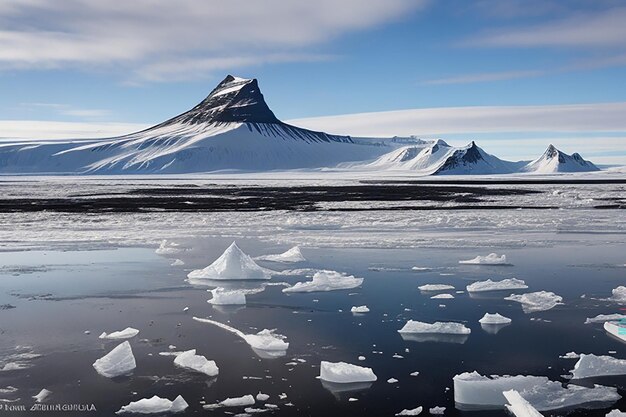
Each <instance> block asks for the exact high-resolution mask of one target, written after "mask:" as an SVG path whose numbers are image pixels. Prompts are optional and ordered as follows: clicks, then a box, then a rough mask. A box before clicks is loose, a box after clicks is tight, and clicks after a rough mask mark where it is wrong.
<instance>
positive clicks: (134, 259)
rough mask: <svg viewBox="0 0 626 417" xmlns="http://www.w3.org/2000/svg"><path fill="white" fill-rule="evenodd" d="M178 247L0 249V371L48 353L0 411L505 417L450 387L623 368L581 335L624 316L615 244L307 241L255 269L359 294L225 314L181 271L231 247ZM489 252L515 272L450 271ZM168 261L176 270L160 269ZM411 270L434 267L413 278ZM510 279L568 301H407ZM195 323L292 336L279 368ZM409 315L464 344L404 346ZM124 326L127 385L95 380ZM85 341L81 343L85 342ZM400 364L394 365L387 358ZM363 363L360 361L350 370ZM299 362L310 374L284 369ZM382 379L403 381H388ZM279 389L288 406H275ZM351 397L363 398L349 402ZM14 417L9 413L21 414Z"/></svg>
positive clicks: (267, 296) (625, 387)
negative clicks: (108, 335) (610, 317)
mask: <svg viewBox="0 0 626 417" xmlns="http://www.w3.org/2000/svg"><path fill="white" fill-rule="evenodd" d="M181 243H182V244H183V246H187V247H189V250H186V251H184V252H182V253H180V254H177V255H172V257H171V258H168V257H162V256H158V255H156V254H155V253H154V250H153V249H142V248H120V249H118V250H98V251H69V252H54V251H50V252H35V251H31V252H4V253H0V305H2V306H3V307H2V309H0V368H1V367H2V365H3V364H4V363H5V362H6V361H7V358H8V357H10V356H11V355H13V354H15V353H16V352H32V353H36V354H40V355H42V356H41V357H39V358H36V359H32V360H29V363H30V364H31V365H32V367H30V368H27V369H22V370H16V371H7V372H0V389H1V388H4V387H6V386H13V387H16V388H18V391H17V392H15V393H10V394H0V398H5V399H16V398H20V400H18V401H16V402H13V403H0V405H2V406H3V407H6V406H7V404H12V405H19V404H22V405H24V406H25V407H26V409H29V408H30V406H31V405H32V404H33V402H34V401H33V400H32V399H31V396H32V395H36V394H37V393H38V392H39V391H40V390H41V388H47V389H49V390H51V391H52V392H53V394H52V396H51V397H50V398H49V400H48V401H47V402H46V403H47V404H57V403H58V404H63V403H69V404H94V405H95V407H96V408H97V412H90V413H80V412H75V413H46V415H103V416H110V415H113V413H114V412H115V411H117V410H119V409H120V407H121V406H123V405H126V404H128V403H129V402H130V401H137V400H138V399H140V398H145V397H151V396H152V395H155V394H156V395H159V396H160V397H167V398H169V399H173V398H174V397H176V396H177V395H179V394H181V395H183V397H184V398H185V400H186V401H187V402H188V403H189V405H190V407H189V408H188V410H187V412H186V413H185V415H187V414H188V415H191V414H202V415H215V416H220V415H225V414H226V413H230V412H232V413H235V414H236V413H240V412H243V408H232V409H224V408H222V409H218V410H212V411H206V410H203V409H202V404H201V401H206V403H212V402H215V401H219V400H222V399H225V398H227V397H237V396H242V395H245V394H253V395H256V393H257V392H259V391H262V392H264V393H267V394H269V395H270V396H271V397H270V399H269V400H268V401H267V402H268V403H272V404H276V405H278V406H279V407H280V408H279V409H278V410H276V411H270V412H268V413H266V415H269V414H274V415H281V416H292V415H298V416H308V415H311V416H385V415H386V416H393V415H394V414H395V413H397V412H399V411H401V410H402V409H404V408H415V407H417V406H420V405H421V406H424V408H425V411H424V412H423V415H428V408H430V407H434V406H444V407H446V408H447V409H446V412H445V415H448V416H455V415H467V416H503V415H506V414H505V412H504V411H502V410H494V411H474V412H470V411H460V410H457V409H455V404H454V393H453V389H452V387H453V383H452V377H453V376H454V375H455V374H458V373H461V372H465V371H473V370H477V371H478V372H480V373H481V374H484V375H490V374H500V375H503V374H509V375H516V374H529V375H545V376H548V377H549V378H550V379H552V380H558V381H563V382H565V381H566V379H564V378H563V377H562V376H561V375H564V374H567V373H568V371H569V370H571V369H572V368H573V366H574V364H575V363H576V360H571V359H569V360H568V359H559V355H563V354H565V353H566V352H569V351H576V352H578V353H595V354H598V355H601V354H607V352H608V351H617V353H615V354H612V356H615V357H618V358H625V357H626V344H624V343H622V342H620V341H618V340H616V339H614V338H611V337H609V336H607V335H606V334H605V332H604V330H603V329H602V327H601V325H598V324H588V325H585V324H583V323H584V321H585V318H586V317H594V316H595V315H597V314H610V313H616V312H619V306H618V305H616V304H611V303H609V302H607V301H602V300H598V298H606V297H608V296H609V295H610V292H611V289H613V288H615V287H617V286H618V285H624V284H625V283H626V268H624V267H623V264H624V253H626V248H625V247H624V245H623V244H615V243H614V242H612V241H611V237H610V236H608V237H607V236H601V237H598V242H597V244H594V245H589V246H584V245H577V244H576V243H566V244H563V245H559V246H558V247H548V248H545V247H543V248H514V249H513V248H504V249H498V248H493V249H492V250H488V249H487V250H486V249H485V248H478V249H476V248H463V249H459V248H438V249H424V248H419V249H393V250H392V249H384V250H381V249H314V248H307V247H306V242H303V245H304V247H303V253H304V255H305V256H306V257H307V258H308V261H307V262H304V263H301V264H297V265H283V264H276V263H271V262H260V264H262V265H263V266H266V267H269V268H272V269H277V270H278V269H286V268H289V269H291V268H309V267H310V268H323V269H331V270H337V271H342V272H347V273H350V274H353V275H356V276H358V277H363V278H365V281H364V283H363V285H362V286H361V287H360V288H357V289H354V290H345V291H333V292H321V293H307V294H290V295H287V294H284V293H282V292H281V289H282V288H283V287H281V286H268V287H266V289H265V290H264V291H263V292H260V293H258V294H253V295H249V296H248V304H247V305H246V306H245V307H244V306H241V307H234V308H233V307H231V308H224V307H216V306H212V305H210V304H208V303H207V302H206V300H207V299H209V298H210V294H209V293H207V292H206V289H207V288H203V287H193V286H191V285H189V284H187V283H186V282H185V281H184V279H185V276H186V274H187V273H188V271H189V270H190V269H195V268H200V267H205V266H206V265H208V264H210V263H211V262H212V261H213V260H214V259H216V258H217V257H218V256H219V255H220V254H221V252H222V251H223V250H224V249H225V248H226V246H228V244H230V241H226V240H223V239H214V240H208V241H194V242H181ZM238 244H239V246H240V247H241V248H242V249H243V250H244V251H245V252H247V253H249V254H250V255H254V256H256V255H261V254H267V253H279V252H281V251H283V250H285V249H287V248H288V247H285V246H281V247H276V246H267V245H265V244H261V243H259V242H257V241H254V240H247V239H242V240H239V241H238ZM489 251H495V252H498V253H506V255H507V258H508V260H509V261H510V262H511V263H512V264H513V266H473V265H459V264H458V260H460V259H469V258H473V257H475V256H476V255H486V254H487V253H488V252H489ZM175 258H180V259H182V260H184V261H185V263H186V264H185V265H184V266H182V267H181V266H170V263H171V262H172V261H173V259H175ZM620 265H621V266H620ZM413 266H419V267H428V268H431V270H429V271H419V272H416V271H411V269H410V268H411V267H413ZM442 274H443V275H442ZM512 277H516V278H520V279H523V280H525V281H526V283H527V284H528V285H529V287H530V288H529V289H528V290H527V292H530V291H539V290H547V291H554V292H555V293H557V294H559V295H561V296H563V298H564V302H565V304H564V305H561V306H557V307H556V308H554V309H552V310H550V311H545V312H539V313H533V314H524V313H523V312H522V309H521V307H520V305H519V304H518V303H514V302H511V301H506V300H503V297H504V296H506V295H509V293H510V292H507V293H505V294H502V293H488V294H485V295H484V296H481V297H470V296H469V295H468V294H467V293H466V292H464V293H463V294H455V297H456V298H455V299H452V300H433V299H430V296H431V295H432V294H424V293H420V291H419V290H418V289H417V287H418V285H422V284H426V283H445V284H452V285H454V286H455V287H456V289H457V290H465V286H466V285H467V284H469V283H471V282H473V281H475V280H479V279H480V280H484V279H487V278H491V279H494V280H496V279H497V280H500V279H503V278H512ZM302 280H308V278H304V276H302V275H300V276H275V277H274V278H273V279H272V282H281V281H287V282H290V283H293V282H296V281H302ZM236 285H237V284H236ZM240 285H245V286H247V287H255V286H258V285H260V284H256V283H250V282H247V283H240ZM518 292H519V291H518ZM522 292H524V291H522ZM583 294H585V297H584V298H581V296H582V295H583ZM594 298H596V299H594ZM363 304H365V305H367V306H368V307H369V308H370V310H371V312H370V313H367V314H364V315H353V314H351V313H350V312H349V310H350V308H351V307H352V306H358V305H363ZM440 304H444V305H445V307H440ZM187 306H188V307H189V311H188V312H186V313H185V312H183V308H184V307H187ZM339 310H343V311H342V312H340V311H339ZM486 312H490V313H495V312H498V313H500V314H502V315H504V316H507V317H510V318H512V319H513V323H512V324H511V325H509V326H506V327H504V328H502V329H501V330H500V331H499V332H498V333H497V334H491V333H489V332H486V331H485V330H483V329H482V328H481V327H480V325H479V323H478V319H480V318H481V317H482V316H483V315H484V314H485V313H486ZM192 316H198V317H206V318H212V319H213V320H217V321H220V322H223V323H228V324H229V325H231V326H233V327H236V328H238V329H240V330H242V331H244V332H246V333H255V332H256V331H258V330H261V329H264V328H268V329H277V331H278V333H281V334H284V335H286V336H287V341H288V342H289V343H290V346H289V350H288V352H287V355H286V356H284V357H282V358H276V359H262V358H259V357H258V356H257V355H255V353H254V352H253V351H252V350H251V349H250V347H249V346H248V345H247V344H245V343H244V342H243V341H242V340H241V339H239V338H237V337H236V336H235V335H233V334H231V333H228V332H226V331H224V330H222V329H220V328H217V327H214V326H211V325H208V324H205V323H199V322H196V321H194V320H192V318H191V317H192ZM531 318H534V319H535V320H531ZM408 319H416V320H421V321H427V322H432V321H436V320H439V321H459V322H463V323H465V324H466V326H468V327H470V328H471V330H472V333H471V335H469V337H468V338H467V339H466V340H464V341H463V340H460V341H459V340H456V341H450V340H443V339H442V340H431V341H416V340H404V339H403V338H402V337H401V336H400V334H399V333H398V332H397V330H398V329H400V328H401V327H402V326H403V325H404V323H405V322H406V320H408ZM538 319H541V320H538ZM127 326H131V327H135V328H137V329H139V330H140V333H139V335H138V336H137V337H135V338H133V339H130V343H131V345H132V348H133V351H134V355H135V358H136V361H137V368H136V369H135V371H134V373H133V375H132V376H130V377H122V378H116V379H108V378H105V377H102V376H100V375H99V374H97V373H96V372H95V370H94V369H93V367H92V363H93V362H94V361H95V360H96V359H97V358H99V357H101V356H103V355H105V354H106V353H108V351H110V350H111V349H112V348H113V347H115V346H116V345H117V344H118V343H120V342H116V341H102V340H100V339H98V335H99V334H100V333H101V332H102V331H106V332H111V331H115V330H121V329H123V328H125V327H127ZM86 330H89V331H91V334H89V335H87V334H84V331H86ZM453 342H464V343H453ZM170 345H175V346H176V350H188V349H194V348H195V349H197V351H198V352H197V353H198V354H200V355H204V356H206V357H207V358H208V359H211V360H215V361H216V362H217V365H218V366H219V368H220V372H219V376H218V377H217V378H209V377H207V376H205V375H203V374H199V373H193V372H190V371H185V370H183V369H180V368H177V367H175V366H174V364H173V357H172V356H160V355H159V354H158V353H159V352H164V351H168V350H169V346H170ZM407 349H408V351H407ZM373 351H376V352H381V353H373ZM394 354H399V355H402V356H403V357H404V358H403V359H398V358H394V357H393V355H394ZM360 355H363V356H365V357H366V359H365V360H364V361H359V360H358V359H357V358H358V356H360ZM295 358H298V359H304V360H305V361H306V362H303V363H299V364H298V365H296V366H293V365H286V363H288V362H292V361H293V359H295ZM320 360H329V361H346V362H350V363H354V364H359V365H362V366H369V367H372V368H373V370H374V372H375V373H376V375H377V376H378V381H377V382H375V383H373V384H372V385H371V386H370V387H369V388H367V389H364V390H361V391H355V392H348V393H343V392H334V391H332V390H329V389H327V388H325V387H324V386H323V385H322V383H321V382H320V380H318V379H316V376H317V375H319V363H320ZM414 371H419V375H418V376H417V377H412V376H410V375H409V374H410V373H411V372H414ZM250 377H253V378H250ZM389 378H396V379H398V380H399V382H398V383H396V384H389V383H387V382H386V381H387V379H389ZM580 383H581V384H585V385H588V386H589V385H590V384H592V383H600V384H605V385H611V386H616V387H618V389H619V392H620V394H621V395H622V396H626V376H621V377H608V378H597V379H594V380H591V381H589V380H584V381H582V382H580ZM281 393H285V394H287V398H286V399H282V400H281V399H279V398H278V395H279V394H281ZM350 397H353V398H356V399H358V401H352V402H349V401H348V398H350ZM286 403H293V406H289V405H286ZM257 406H261V403H257ZM614 408H621V409H622V410H625V409H626V400H624V399H622V400H620V401H619V402H617V403H615V404H614V405H612V406H611V407H610V408H608V409H600V410H577V411H574V412H572V413H571V414H570V415H573V416H583V415H589V416H604V415H605V414H606V412H608V411H609V410H610V409H614ZM9 413H10V414H6V412H5V414H4V415H26V414H29V413H28V412H18V411H11V412H9ZM544 414H545V415H551V414H552V415H563V414H564V412H562V411H557V412H554V413H549V412H546V413H544Z"/></svg>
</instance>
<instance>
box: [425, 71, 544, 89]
mask: <svg viewBox="0 0 626 417" xmlns="http://www.w3.org/2000/svg"><path fill="white" fill-rule="evenodd" d="M546 73H547V72H546V71H542V70H527V71H501V72H483V73H479V74H466V75H459V76H456V77H449V78H437V79H433V80H426V81H424V82H422V84H425V85H447V84H471V83H482V82H491V81H504V80H515V79H519V78H529V77H538V76H541V75H545V74H546Z"/></svg>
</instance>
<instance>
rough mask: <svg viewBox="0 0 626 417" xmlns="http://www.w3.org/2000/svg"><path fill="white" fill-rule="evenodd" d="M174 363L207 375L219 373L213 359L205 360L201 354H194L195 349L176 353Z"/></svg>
mask: <svg viewBox="0 0 626 417" xmlns="http://www.w3.org/2000/svg"><path fill="white" fill-rule="evenodd" d="M174 365H176V366H180V367H181V368H186V369H191V370H193V371H196V372H201V373H203V374H206V375H208V376H215V375H217V374H218V373H219V368H218V367H217V365H216V364H215V361H210V360H207V358H205V357H204V356H202V355H196V350H195V349H191V350H186V351H184V352H181V353H179V354H178V355H176V358H175V359H174Z"/></svg>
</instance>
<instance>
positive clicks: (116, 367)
mask: <svg viewBox="0 0 626 417" xmlns="http://www.w3.org/2000/svg"><path fill="white" fill-rule="evenodd" d="M93 367H94V368H95V369H96V371H97V372H98V373H99V374H100V375H102V376H106V377H107V378H115V377H116V376H121V375H128V374H130V373H131V372H132V371H133V369H135V368H136V367H137V364H136V363H135V357H134V356H133V350H132V349H131V348H130V343H128V342H122V343H120V344H119V345H117V346H116V347H115V348H114V349H113V350H112V351H110V352H109V353H108V354H106V355H105V356H103V357H101V358H100V359H98V360H96V361H95V362H94V363H93Z"/></svg>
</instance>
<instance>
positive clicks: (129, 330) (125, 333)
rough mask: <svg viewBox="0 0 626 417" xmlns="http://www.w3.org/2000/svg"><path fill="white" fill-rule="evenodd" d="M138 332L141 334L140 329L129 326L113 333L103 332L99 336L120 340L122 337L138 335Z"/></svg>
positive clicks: (128, 337) (127, 337) (100, 337)
mask: <svg viewBox="0 0 626 417" xmlns="http://www.w3.org/2000/svg"><path fill="white" fill-rule="evenodd" d="M138 334H139V330H137V329H134V328H132V327H127V328H125V329H124V330H120V331H117V332H112V333H107V332H102V334H101V335H100V336H98V338H99V339H110V340H120V339H130V338H132V337H135V336H137V335H138Z"/></svg>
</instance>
